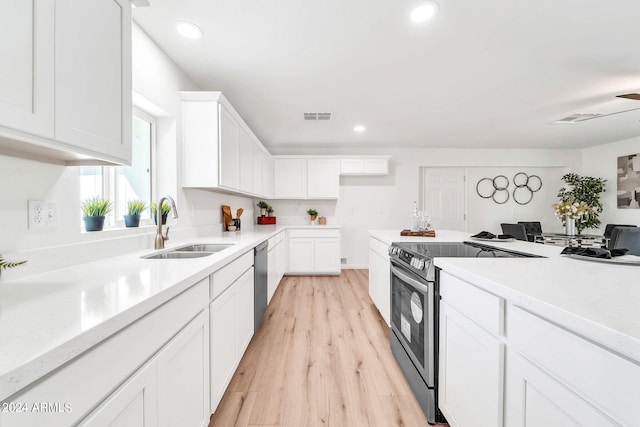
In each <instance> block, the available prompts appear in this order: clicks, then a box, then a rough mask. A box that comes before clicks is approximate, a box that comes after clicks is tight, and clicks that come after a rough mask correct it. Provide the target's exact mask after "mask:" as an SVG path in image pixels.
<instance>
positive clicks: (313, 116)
mask: <svg viewBox="0 0 640 427" xmlns="http://www.w3.org/2000/svg"><path fill="white" fill-rule="evenodd" d="M303 114H304V119H305V120H307V121H313V122H318V121H326V120H331V114H332V113H303Z"/></svg>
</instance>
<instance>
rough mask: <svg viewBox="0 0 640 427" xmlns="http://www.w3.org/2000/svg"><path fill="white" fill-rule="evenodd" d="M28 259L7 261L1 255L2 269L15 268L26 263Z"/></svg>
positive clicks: (0, 269)
mask: <svg viewBox="0 0 640 427" xmlns="http://www.w3.org/2000/svg"><path fill="white" fill-rule="evenodd" d="M26 262H27V261H17V262H9V261H5V259H4V258H3V257H2V255H0V271H2V270H6V269H8V268H14V267H17V266H19V265H22V264H24V263H26Z"/></svg>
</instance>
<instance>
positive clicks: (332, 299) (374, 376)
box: [209, 270, 428, 427]
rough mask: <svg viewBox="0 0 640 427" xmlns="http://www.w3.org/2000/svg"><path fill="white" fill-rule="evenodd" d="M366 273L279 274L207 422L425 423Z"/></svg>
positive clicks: (290, 425)
mask: <svg viewBox="0 0 640 427" xmlns="http://www.w3.org/2000/svg"><path fill="white" fill-rule="evenodd" d="M367 274H368V271H367V270H343V272H342V274H341V275H340V276H338V277H322V276H318V277H307V276H305V277H295V276H293V277H285V278H284V279H283V281H282V283H281V284H280V287H279V288H278V290H277V292H276V294H275V295H274V297H273V300H272V301H271V304H270V305H269V307H268V308H267V312H266V314H265V318H264V320H263V324H262V326H261V328H260V329H259V330H258V332H257V333H256V334H255V336H254V337H253V340H252V341H251V344H250V345H249V348H248V349H247V351H246V353H245V355H244V357H243V359H242V361H241V362H240V366H239V367H238V369H237V371H236V373H235V375H234V377H233V379H232V380H231V384H230V385H229V387H228V389H227V391H226V393H225V395H224V397H223V399H222V401H221V402H220V405H219V406H218V409H217V410H216V412H215V413H214V414H213V415H212V416H211V423H210V424H209V426H210V427H230V426H267V425H268V426H287V427H303V426H335V427H359V426H380V427H392V426H428V424H427V420H426V417H425V416H424V414H423V413H422V410H421V409H420V407H419V405H418V403H417V401H416V400H415V397H414V396H413V393H412V392H411V390H410V388H409V385H408V384H407V383H406V381H405V379H404V377H403V376H402V372H401V371H400V368H399V367H398V365H397V364H396V362H395V359H394V358H393V355H392V354H391V350H390V348H389V329H388V327H387V325H386V323H385V322H384V320H383V319H382V318H381V317H380V314H379V313H378V311H377V310H376V308H375V307H374V305H373V302H372V301H371V299H370V298H369V294H368V276H367Z"/></svg>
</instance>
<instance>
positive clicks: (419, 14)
mask: <svg viewBox="0 0 640 427" xmlns="http://www.w3.org/2000/svg"><path fill="white" fill-rule="evenodd" d="M437 13H438V4H437V3H434V2H431V1H430V2H427V3H424V4H421V5H420V6H418V7H416V8H415V9H413V10H412V11H411V14H410V15H409V18H410V19H411V22H418V23H419V22H425V21H428V20H429V19H431V18H433V17H434V16H435V15H436V14H437Z"/></svg>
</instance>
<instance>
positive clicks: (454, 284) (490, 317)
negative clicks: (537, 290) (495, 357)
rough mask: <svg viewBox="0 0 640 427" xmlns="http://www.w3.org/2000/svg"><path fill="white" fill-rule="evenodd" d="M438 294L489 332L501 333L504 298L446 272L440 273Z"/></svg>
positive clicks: (502, 328)
mask: <svg viewBox="0 0 640 427" xmlns="http://www.w3.org/2000/svg"><path fill="white" fill-rule="evenodd" d="M440 295H442V298H443V299H444V300H445V301H446V302H447V303H448V304H449V305H451V306H452V307H455V308H456V309H457V310H458V311H460V312H461V313H463V314H464V315H466V316H467V317H469V318H471V319H473V320H474V321H476V322H478V323H479V324H480V325H482V326H483V327H485V328H486V329H487V330H488V331H489V332H491V333H493V334H495V335H502V333H503V330H504V321H503V319H504V314H503V313H504V300H503V299H502V298H499V297H497V296H495V295H493V294H490V293H488V292H486V291H483V290H482V289H480V288H477V287H475V286H473V285H471V284H469V283H467V282H465V281H463V280H460V279H458V278H457V277H454V276H452V275H450V274H447V273H446V272H444V271H443V272H442V273H441V275H440Z"/></svg>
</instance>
